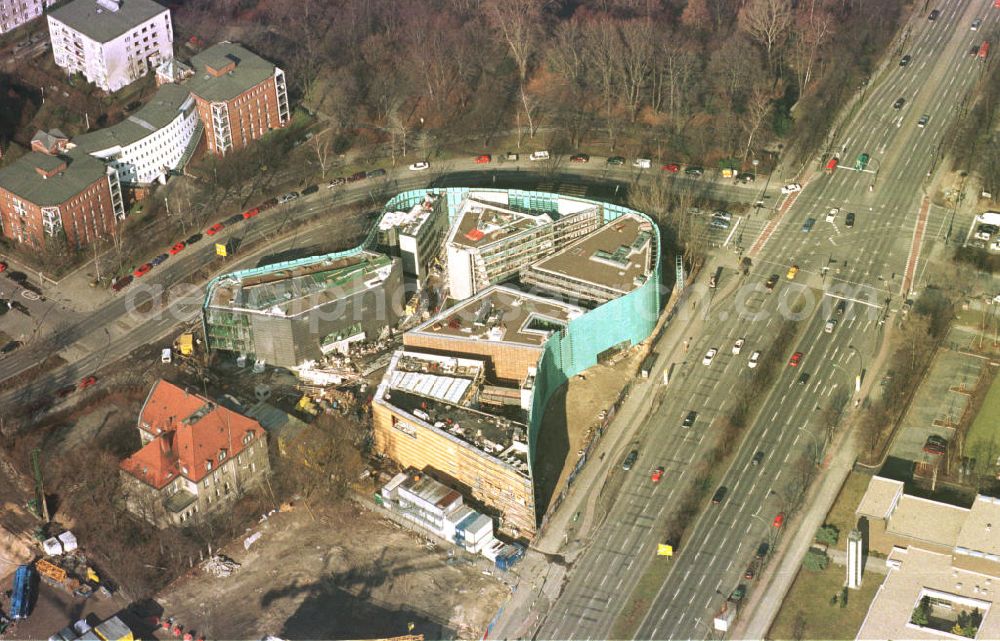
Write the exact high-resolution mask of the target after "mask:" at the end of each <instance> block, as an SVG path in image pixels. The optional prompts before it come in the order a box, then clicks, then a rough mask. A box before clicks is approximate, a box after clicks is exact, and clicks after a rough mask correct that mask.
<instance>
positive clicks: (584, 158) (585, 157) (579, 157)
mask: <svg viewBox="0 0 1000 641" xmlns="http://www.w3.org/2000/svg"><path fill="white" fill-rule="evenodd" d="M569 161H570V162H581V163H583V162H590V154H573V155H572V156H570V157H569Z"/></svg>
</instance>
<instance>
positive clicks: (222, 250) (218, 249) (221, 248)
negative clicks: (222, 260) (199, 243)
mask: <svg viewBox="0 0 1000 641" xmlns="http://www.w3.org/2000/svg"><path fill="white" fill-rule="evenodd" d="M215 253H216V254H218V255H219V256H223V257H225V256H227V255H228V254H227V253H226V246H225V245H224V244H222V243H215Z"/></svg>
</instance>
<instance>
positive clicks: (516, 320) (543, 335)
mask: <svg viewBox="0 0 1000 641" xmlns="http://www.w3.org/2000/svg"><path fill="white" fill-rule="evenodd" d="M584 313H585V311H584V310H583V308H580V307H577V306H576V305H570V304H568V303H561V302H558V301H554V300H550V299H547V298H542V297H540V296H534V295H532V294H527V293H525V292H522V291H520V290H518V289H516V288H514V287H510V286H507V285H493V286H491V287H487V288H486V289H484V290H483V291H481V292H479V293H478V294H476V295H475V296H473V297H472V298H468V299H466V300H464V301H462V302H461V303H459V304H458V305H456V306H454V307H450V308H448V309H446V310H444V311H442V312H441V313H440V314H438V315H437V316H435V317H434V318H431V319H430V320H428V321H426V322H424V323H422V324H421V325H418V326H417V327H415V328H413V329H412V330H410V332H411V333H415V334H426V335H430V336H445V337H449V338H465V339H469V340H477V341H492V342H504V343H516V344H519V345H526V346H529V347H539V348H540V347H541V346H542V345H544V344H545V341H547V340H548V338H549V335H551V334H552V332H554V331H559V330H561V329H563V328H565V327H566V325H567V324H568V323H569V322H570V321H571V320H573V319H574V318H577V317H579V316H582V315H583V314H584Z"/></svg>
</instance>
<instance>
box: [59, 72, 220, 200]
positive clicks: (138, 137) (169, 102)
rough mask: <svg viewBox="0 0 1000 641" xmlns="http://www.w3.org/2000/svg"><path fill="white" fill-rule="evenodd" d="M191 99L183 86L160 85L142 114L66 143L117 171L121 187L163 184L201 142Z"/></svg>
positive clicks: (201, 130) (200, 125) (197, 120)
mask: <svg viewBox="0 0 1000 641" xmlns="http://www.w3.org/2000/svg"><path fill="white" fill-rule="evenodd" d="M203 132H204V127H203V126H202V124H201V121H200V120H199V119H198V109H197V108H196V106H195V101H194V97H193V96H191V93H190V92H189V91H188V90H187V89H186V88H185V87H182V86H181V85H163V86H162V87H160V88H159V89H158V90H157V92H156V95H155V96H154V97H153V99H152V100H151V101H150V102H149V103H147V104H146V105H145V106H144V107H143V108H142V109H140V110H139V111H137V112H136V113H134V114H132V115H131V116H129V117H128V118H126V119H125V120H123V121H122V122H120V123H118V124H117V125H113V126H111V127H108V128H106V129H100V130H98V131H93V132H90V133H87V134H83V135H82V136H77V137H76V138H74V139H73V142H72V143H70V144H71V146H72V147H75V148H80V149H82V150H83V151H85V152H87V153H88V154H90V155H91V156H93V157H95V158H99V159H101V160H104V161H106V162H108V163H109V164H111V165H112V166H113V167H114V168H115V169H117V170H118V176H119V178H120V179H121V181H122V182H123V183H126V184H129V185H149V184H151V183H153V182H156V181H159V182H161V183H163V182H166V179H167V175H168V174H169V172H171V171H173V170H176V169H182V168H183V167H184V165H186V164H187V161H188V160H190V158H191V156H192V155H193V154H194V151H195V149H196V148H197V146H198V141H199V140H200V139H201V136H202V133H203Z"/></svg>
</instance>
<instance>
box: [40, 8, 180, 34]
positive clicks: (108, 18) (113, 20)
mask: <svg viewBox="0 0 1000 641" xmlns="http://www.w3.org/2000/svg"><path fill="white" fill-rule="evenodd" d="M116 5H117V7H118V8H117V10H113V7H115V6H116ZM166 12H169V9H167V8H166V7H164V6H163V5H159V4H156V3H155V2H153V0H118V1H117V2H115V0H102V1H98V0H74V1H73V2H70V3H69V4H67V5H63V6H61V7H59V8H58V9H56V10H55V11H52V12H51V13H49V15H50V16H52V17H53V18H55V19H56V20H58V21H59V22H61V23H63V24H65V25H66V26H67V27H69V28H71V29H73V30H75V31H79V32H80V33H82V34H83V35H85V36H87V37H88V38H90V39H91V40H94V41H96V42H110V41H112V40H114V39H115V38H117V37H118V36H120V35H122V34H124V33H126V32H128V31H129V30H131V29H132V28H133V27H135V26H137V25H140V24H142V23H144V22H146V21H148V20H150V19H152V18H154V17H156V16H158V15H160V14H161V13H166Z"/></svg>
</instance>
